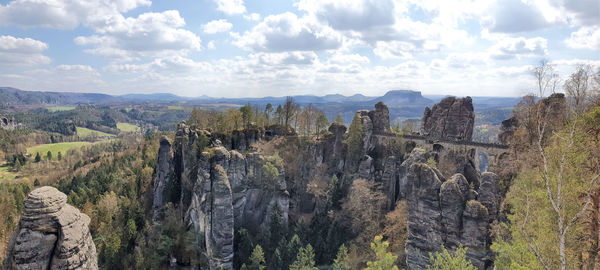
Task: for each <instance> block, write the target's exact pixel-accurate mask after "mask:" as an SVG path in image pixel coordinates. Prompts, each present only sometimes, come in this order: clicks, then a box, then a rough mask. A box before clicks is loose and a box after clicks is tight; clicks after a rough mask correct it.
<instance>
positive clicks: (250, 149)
mask: <svg viewBox="0 0 600 270" xmlns="http://www.w3.org/2000/svg"><path fill="white" fill-rule="evenodd" d="M356 116H357V117H358V119H359V120H360V123H361V126H362V135H363V149H362V153H361V155H362V159H361V160H360V162H359V164H352V165H348V164H347V163H346V155H347V152H348V148H347V147H348V146H347V145H346V144H345V143H344V140H345V139H346V134H345V133H346V127H345V126H343V125H338V124H332V125H331V126H330V127H329V131H330V134H328V135H326V136H324V137H323V138H322V139H321V140H318V141H316V142H314V143H304V142H303V143H302V147H299V146H298V145H294V147H296V148H292V149H293V150H292V151H294V152H293V154H292V155H288V156H287V158H286V160H285V163H286V166H287V167H286V168H288V169H289V170H288V172H287V173H289V174H288V175H286V171H285V170H284V166H283V164H281V163H282V162H281V160H280V159H279V160H278V158H277V157H272V156H268V155H265V154H264V153H262V152H261V151H263V150H264V149H268V147H266V148H261V147H256V145H255V143H256V142H257V141H260V140H265V141H268V140H271V139H273V138H275V137H278V136H286V135H290V134H293V131H290V130H289V129H287V128H286V129H282V128H281V127H280V126H278V127H275V128H273V129H270V130H269V129H268V130H265V131H262V130H246V131H236V132H234V133H233V135H223V134H213V133H211V132H209V131H205V130H195V129H193V128H189V127H187V126H186V125H185V124H184V123H182V124H180V125H179V126H178V129H177V132H176V136H175V140H174V142H173V144H172V146H171V145H170V143H169V142H168V140H166V138H163V139H161V146H160V149H159V156H158V166H157V171H156V178H155V181H154V192H155V194H154V196H155V197H154V210H155V213H154V214H155V215H154V216H155V219H156V221H157V222H160V221H161V219H162V216H161V209H163V206H164V205H165V204H166V203H169V202H171V203H173V204H176V205H178V209H181V210H182V211H183V215H182V216H183V217H184V220H183V222H185V224H186V225H187V227H188V229H189V230H190V231H192V232H193V235H195V236H196V238H197V240H198V241H197V242H198V243H201V244H200V249H201V250H202V252H203V253H204V254H206V256H207V258H208V260H209V264H210V268H211V269H232V267H233V266H232V258H233V241H234V238H233V236H234V231H236V230H238V229H240V228H245V229H247V230H248V231H249V232H250V233H258V232H259V231H260V230H261V227H263V228H264V226H268V225H269V224H268V223H269V222H270V216H271V213H272V212H273V209H275V207H278V208H279V210H280V211H281V214H282V218H283V223H284V224H286V225H287V223H288V219H290V220H292V221H294V220H296V219H297V218H299V216H308V217H310V215H313V214H315V213H318V212H319V211H320V210H323V208H324V207H323V205H322V204H323V203H320V202H319V199H318V198H317V196H315V194H312V193H310V192H309V191H308V189H307V188H305V187H303V186H302V185H305V184H307V183H309V182H310V181H315V182H316V181H322V180H323V179H325V181H328V179H331V178H332V177H333V176H334V175H335V176H337V177H338V179H339V180H340V181H341V182H344V183H349V184H351V182H352V181H354V180H355V179H358V178H364V179H366V180H367V181H373V182H377V183H378V184H379V185H377V186H378V187H380V189H381V191H382V192H383V193H384V194H386V196H387V205H386V206H387V209H388V210H391V209H393V208H394V207H395V205H396V202H397V201H398V200H406V201H407V209H408V218H407V224H408V237H407V242H406V247H405V249H406V254H407V257H406V263H407V266H408V269H425V268H426V267H427V265H428V263H429V253H430V252H436V251H439V250H440V249H441V247H442V245H444V246H445V247H447V248H448V249H451V250H452V249H456V247H458V246H459V245H461V244H462V245H463V246H464V247H467V248H468V249H469V251H468V254H467V256H468V259H469V260H470V261H471V262H472V263H473V264H474V265H475V266H476V267H478V268H479V269H484V268H485V267H487V266H489V265H490V264H491V260H492V259H493V256H492V254H490V252H489V245H490V243H491V240H490V239H491V238H490V236H489V235H488V231H489V226H490V223H492V222H494V220H495V219H496V218H497V216H498V209H499V205H500V201H501V198H500V197H499V196H498V190H499V187H498V177H496V175H495V174H493V173H483V174H481V173H480V172H479V171H478V169H477V167H476V166H475V162H474V161H473V160H474V155H475V150H474V149H473V148H472V147H470V146H468V145H465V144H464V141H465V140H470V139H471V136H472V132H473V123H474V113H473V106H472V102H471V99H470V98H465V99H455V98H447V99H444V100H443V101H442V102H440V103H439V104H436V105H435V106H433V109H431V110H430V109H427V110H426V112H425V115H424V117H423V119H424V126H423V129H424V130H426V131H427V132H426V134H425V135H427V136H429V137H430V138H431V137H432V138H433V139H434V140H433V142H431V141H430V140H422V141H423V142H419V143H421V144H423V143H424V144H426V145H427V150H425V149H423V148H420V147H416V148H415V145H417V143H415V142H414V141H410V140H408V139H406V138H403V137H400V136H396V135H394V134H392V133H391V132H390V127H389V124H390V121H389V110H388V108H387V106H386V105H385V104H383V103H381V102H380V103H377V105H375V110H371V111H367V110H361V111H358V112H357V113H356ZM436 138H437V139H438V140H435V139H436ZM286 139H290V140H289V141H288V140H278V141H276V142H278V143H281V142H284V143H288V142H294V139H298V138H294V137H289V138H286ZM441 141H444V144H443V146H442V142H441ZM279 145H280V144H279ZM279 145H278V144H274V145H271V146H269V147H273V146H275V147H279ZM265 152H267V151H265ZM408 153H410V155H408ZM288 154H289V153H288ZM289 164H294V165H293V166H292V165H289ZM349 166H354V167H353V168H349ZM286 179H293V181H294V182H293V184H294V186H293V187H294V188H295V189H294V190H293V191H294V194H295V196H296V197H295V198H290V195H289V193H288V189H287V187H288V183H286ZM319 184H323V182H321V183H319Z"/></svg>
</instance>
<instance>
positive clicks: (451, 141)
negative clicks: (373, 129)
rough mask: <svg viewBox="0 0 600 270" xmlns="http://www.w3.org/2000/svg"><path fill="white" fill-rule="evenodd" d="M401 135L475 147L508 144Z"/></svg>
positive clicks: (500, 147)
mask: <svg viewBox="0 0 600 270" xmlns="http://www.w3.org/2000/svg"><path fill="white" fill-rule="evenodd" d="M382 135H386V136H390V135H393V134H382ZM401 137H402V138H405V139H411V140H424V141H431V142H433V143H435V142H445V143H451V144H458V145H468V146H477V147H487V148H499V149H508V145H506V144H500V143H485V142H476V141H465V140H451V139H440V138H434V137H429V136H423V135H409V134H404V135H401Z"/></svg>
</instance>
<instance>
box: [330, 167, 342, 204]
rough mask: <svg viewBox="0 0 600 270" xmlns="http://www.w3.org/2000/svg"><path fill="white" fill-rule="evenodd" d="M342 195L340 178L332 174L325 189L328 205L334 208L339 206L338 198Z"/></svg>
mask: <svg viewBox="0 0 600 270" xmlns="http://www.w3.org/2000/svg"><path fill="white" fill-rule="evenodd" d="M343 197H344V191H343V189H342V184H341V182H340V179H339V178H338V177H337V176H336V175H334V176H333V177H332V178H331V181H330V182H329V188H328V190H327V200H328V203H329V206H330V207H332V208H334V209H339V208H340V200H341V199H342V198H343Z"/></svg>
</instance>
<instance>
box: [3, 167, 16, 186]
mask: <svg viewBox="0 0 600 270" xmlns="http://www.w3.org/2000/svg"><path fill="white" fill-rule="evenodd" d="M15 177H16V174H15V173H13V172H10V171H8V166H0V182H2V181H5V180H13V179H15Z"/></svg>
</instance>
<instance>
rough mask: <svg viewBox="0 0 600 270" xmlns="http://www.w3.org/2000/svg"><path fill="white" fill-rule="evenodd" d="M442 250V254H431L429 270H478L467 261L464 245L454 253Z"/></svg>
mask: <svg viewBox="0 0 600 270" xmlns="http://www.w3.org/2000/svg"><path fill="white" fill-rule="evenodd" d="M442 248H443V250H442V251H440V252H436V253H435V254H431V253H430V254H429V260H430V262H431V265H430V266H429V267H427V270H477V268H476V267H475V266H473V264H471V262H469V261H467V257H466V254H467V249H466V248H463V247H462V245H460V246H458V248H457V249H456V251H455V252H454V253H450V252H448V250H447V249H446V248H445V247H443V246H442ZM511 269H512V268H511Z"/></svg>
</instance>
